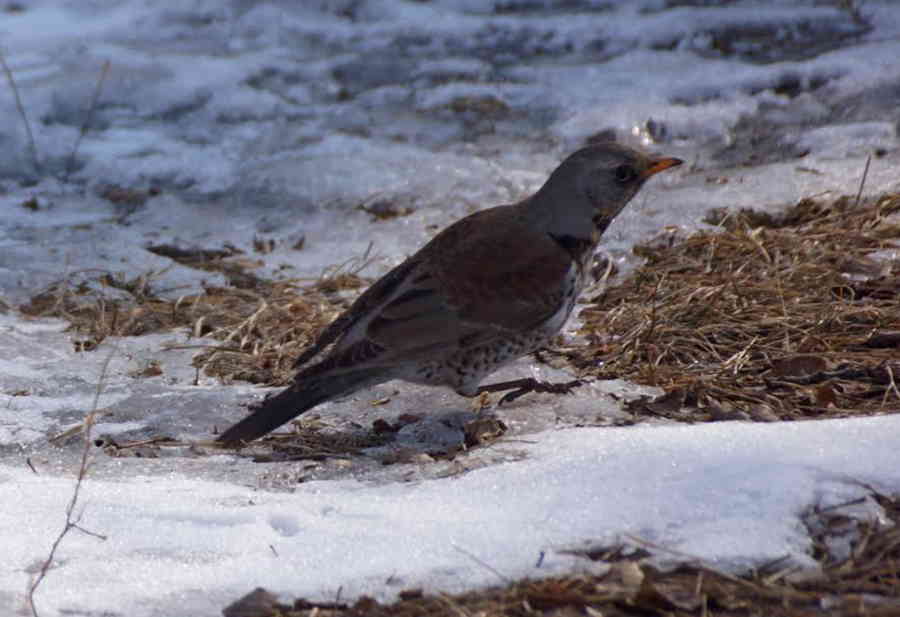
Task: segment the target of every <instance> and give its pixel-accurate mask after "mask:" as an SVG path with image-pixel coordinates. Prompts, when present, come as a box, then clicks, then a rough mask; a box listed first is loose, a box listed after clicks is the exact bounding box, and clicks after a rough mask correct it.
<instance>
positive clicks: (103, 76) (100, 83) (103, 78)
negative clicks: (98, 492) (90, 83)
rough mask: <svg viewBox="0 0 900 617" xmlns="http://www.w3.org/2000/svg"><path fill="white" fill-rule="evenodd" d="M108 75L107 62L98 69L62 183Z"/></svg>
mask: <svg viewBox="0 0 900 617" xmlns="http://www.w3.org/2000/svg"><path fill="white" fill-rule="evenodd" d="M108 73H109V60H107V61H106V62H104V63H103V68H102V69H100V78H99V79H98V80H97V85H96V87H95V88H94V95H93V96H92V97H91V104H90V105H89V106H88V110H87V116H85V118H84V123H83V124H82V125H81V130H80V131H78V137H76V138H75V143H74V144H73V146H72V152H70V153H69V160H68V161H67V162H66V173H65V175H64V176H63V182H66V181H67V180H68V179H69V174H70V173H72V166H73V165H75V157H76V156H78V148H79V147H80V146H81V140H82V139H83V138H84V136H85V134H86V133H87V132H88V129H90V126H91V120H93V119H94V110H95V109H97V101H98V100H100V93H101V92H102V91H103V82H104V81H106V75H107V74H108Z"/></svg>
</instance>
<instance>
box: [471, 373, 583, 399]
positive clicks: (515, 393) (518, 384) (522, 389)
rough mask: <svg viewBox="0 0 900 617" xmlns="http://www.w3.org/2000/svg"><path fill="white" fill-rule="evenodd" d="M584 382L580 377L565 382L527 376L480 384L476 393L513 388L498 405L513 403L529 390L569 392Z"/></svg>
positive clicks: (554, 392)
mask: <svg viewBox="0 0 900 617" xmlns="http://www.w3.org/2000/svg"><path fill="white" fill-rule="evenodd" d="M583 383H584V382H583V381H581V380H580V379H573V380H572V381H567V382H565V383H550V382H548V381H538V380H537V379H534V378H533V377H526V378H524V379H514V380H512V381H501V382H500V383H492V384H488V385H486V386H480V387H479V388H478V390H477V392H476V393H475V394H476V395H477V394H481V393H482V392H503V391H505V390H512V391H511V392H507V393H506V394H504V395H503V397H502V398H501V399H500V402H499V403H497V404H498V405H502V404H504V403H511V402H513V401H514V400H516V399H517V398H519V397H520V396H522V395H524V394H528V393H529V392H550V393H552V394H568V393H569V392H571V391H572V390H573V389H575V388H577V387H578V386H580V385H582V384H583Z"/></svg>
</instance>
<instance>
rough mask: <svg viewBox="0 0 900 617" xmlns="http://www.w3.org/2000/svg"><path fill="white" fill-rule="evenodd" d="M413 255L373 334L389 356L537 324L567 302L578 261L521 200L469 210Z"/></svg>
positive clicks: (473, 341) (371, 324) (460, 343)
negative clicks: (527, 215) (533, 222)
mask: <svg viewBox="0 0 900 617" xmlns="http://www.w3.org/2000/svg"><path fill="white" fill-rule="evenodd" d="M411 261H417V266H416V268H415V269H414V270H412V271H411V272H410V273H409V276H408V279H407V281H406V282H405V284H404V285H403V288H402V289H400V290H398V293H397V294H396V295H395V297H393V298H392V299H391V300H390V301H389V302H387V303H385V304H384V306H382V307H381V309H380V310H379V311H378V314H377V316H376V317H375V318H373V319H372V320H371V321H370V322H369V323H368V326H367V328H366V338H368V339H369V340H371V341H373V342H375V343H376V344H378V345H379V346H381V347H383V348H384V349H385V351H386V354H389V355H393V354H395V353H396V354H404V355H408V354H410V353H413V354H419V353H429V352H431V351H432V350H433V351H437V350H446V349H447V348H448V346H450V347H456V348H458V347H459V346H463V345H471V344H476V343H479V342H483V341H485V340H488V339H490V338H494V337H496V336H500V335H502V334H504V333H515V332H524V331H528V330H531V329H533V328H535V327H537V326H538V325H539V324H541V323H542V322H543V321H545V320H547V319H549V318H550V317H551V316H552V315H553V314H554V313H556V311H557V310H559V308H560V306H561V305H562V303H563V302H564V293H565V286H564V283H565V279H566V275H567V273H568V270H569V268H570V267H571V266H572V259H571V257H570V256H569V254H568V253H566V251H565V250H563V249H562V248H561V247H560V246H559V245H558V244H557V243H556V242H555V241H554V240H553V239H552V238H550V237H549V236H548V235H546V234H541V233H539V232H535V231H533V230H532V229H531V228H529V227H528V226H526V225H524V224H523V223H522V222H521V221H520V219H519V218H518V216H517V208H516V207H515V206H501V207H498V208H491V209H489V210H483V211H481V212H477V213H475V214H473V215H471V216H468V217H466V218H464V219H462V220H460V221H458V222H457V223H455V224H453V225H452V226H450V227H448V228H447V229H446V230H444V231H443V232H441V233H440V234H439V235H438V236H436V237H435V238H434V239H433V240H432V241H431V242H430V243H429V244H428V245H426V246H425V247H424V248H423V249H422V250H421V251H420V252H419V253H417V255H416V256H414V257H413V258H411Z"/></svg>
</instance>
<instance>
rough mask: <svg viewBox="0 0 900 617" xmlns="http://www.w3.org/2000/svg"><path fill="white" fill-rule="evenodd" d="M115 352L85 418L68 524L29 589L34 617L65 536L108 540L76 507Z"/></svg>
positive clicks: (110, 358)
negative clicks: (86, 522)
mask: <svg viewBox="0 0 900 617" xmlns="http://www.w3.org/2000/svg"><path fill="white" fill-rule="evenodd" d="M115 353H116V349H113V350H112V351H110V353H109V355H108V356H107V357H106V360H104V361H103V365H102V366H101V367H100V378H99V379H98V380H97V389H96V390H95V391H94V402H93V405H92V406H91V411H90V412H89V413H88V414H87V416H85V419H84V423H83V426H84V432H83V433H82V437H83V445H82V448H81V461H80V464H79V466H78V476H77V478H76V480H75V488H74V489H73V490H72V496H71V498H70V499H69V505H68V506H66V524H65V525H64V526H63V528H62V531H60V532H59V535H58V536H56V540H54V541H53V545H52V546H51V547H50V554H49V555H47V559H46V560H44V563H43V564H42V565H41V570H40V572H38V575H37V576H36V577H35V579H34V581H33V582H32V584H31V587H29V589H28V606H29V607H30V608H31V614H32V615H33V616H34V617H39V615H38V610H37V606H35V603H34V594H35V592H36V591H37V589H38V587H40V585H41V583H42V582H43V581H44V578H46V576H47V572H48V571H49V570H50V566H51V565H53V560H54V558H55V557H56V551H57V550H58V549H59V546H60V544H62V541H63V538H65V537H66V535H67V534H68V533H69V532H70V531H72V530H73V529H77V530H78V531H80V532H82V533H84V534H87V535H89V536H93V537H95V538H99V539H100V540H106V536H104V535H101V534H98V533H96V532H93V531H89V530H87V529H85V528H84V527H82V526H81V524H80V523H81V516H82V515H83V514H84V512H79V513H78V514H76V513H75V508H76V507H77V506H78V498H79V496H80V495H81V487H82V485H83V484H84V479H85V478H86V477H87V472H88V463H89V460H90V454H91V427H92V426H93V425H94V422H95V421H96V414H97V407H98V405H99V403H100V395H101V394H102V393H103V385H104V383H105V382H106V376H107V374H108V370H109V363H110V361H111V360H112V358H113V355H114V354H115Z"/></svg>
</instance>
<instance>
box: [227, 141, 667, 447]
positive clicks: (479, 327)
mask: <svg viewBox="0 0 900 617" xmlns="http://www.w3.org/2000/svg"><path fill="white" fill-rule="evenodd" d="M681 163H682V161H681V160H680V159H677V158H674V157H656V156H651V155H647V154H645V153H643V152H640V151H638V150H635V149H632V148H630V147H628V146H625V145H622V144H619V143H617V142H605V143H597V144H592V145H588V146H585V147H583V148H580V149H578V150H577V151H575V152H574V153H572V154H571V155H569V156H568V157H567V158H566V159H565V160H563V162H562V163H561V164H560V165H559V166H558V167H557V168H556V169H555V170H554V171H553V172H552V173H551V174H550V176H549V178H548V179H547V181H546V182H545V183H544V184H543V186H541V188H540V189H538V191H537V192H536V193H534V194H533V195H531V196H530V197H527V198H526V199H524V200H522V201H519V202H518V203H515V204H509V205H501V206H495V207H492V208H487V209H484V210H480V211H477V212H475V213H473V214H470V215H468V216H466V217H464V218H462V219H460V220H458V221H456V222H455V223H453V224H452V225H450V226H449V227H447V228H446V229H444V230H443V231H441V232H440V233H438V234H437V235H436V236H434V237H433V238H432V239H431V240H430V241H429V242H428V243H427V244H426V245H425V246H424V247H422V248H421V249H419V250H418V251H417V252H416V253H414V254H413V255H412V256H410V257H409V258H407V259H406V260H405V261H403V262H402V263H400V264H399V265H398V266H396V267H395V268H394V269H392V270H390V271H389V272H388V273H387V274H385V275H384V276H383V277H381V278H380V279H379V280H377V281H376V282H375V283H373V284H372V285H371V286H370V287H369V288H368V289H367V290H366V291H365V292H364V293H363V294H361V295H360V296H359V297H358V298H357V299H356V300H355V301H354V302H353V303H352V304H351V306H350V307H349V308H348V309H347V310H346V311H345V312H343V313H342V314H341V315H340V316H338V317H337V318H336V319H335V320H334V321H333V322H331V324H330V325H329V326H327V327H326V328H325V329H324V330H323V331H322V333H321V334H320V335H319V336H318V338H317V340H316V341H315V342H314V343H313V344H312V345H311V346H310V347H308V348H307V349H305V350H304V351H303V352H302V353H301V354H300V356H299V357H298V358H297V360H296V362H295V364H294V368H296V369H297V370H298V372H297V374H296V376H295V377H294V379H293V381H292V382H291V384H290V385H289V386H288V387H287V388H286V389H284V390H282V391H281V392H279V393H278V394H276V395H274V396H270V397H268V398H266V399H264V400H263V401H261V402H260V403H257V404H255V405H252V406H250V410H251V413H250V415H248V416H247V417H245V418H244V419H242V420H240V421H239V422H237V423H236V424H234V425H233V426H231V427H230V428H228V429H227V430H226V431H224V432H223V433H222V434H221V435H219V436H218V437H217V440H216V441H217V442H219V443H220V444H221V445H224V446H226V447H241V446H243V445H245V444H247V443H248V442H250V441H253V440H254V439H257V438H259V437H262V436H264V435H266V434H267V433H269V432H271V431H273V430H275V429H276V428H278V427H279V426H281V425H283V424H285V423H287V422H289V421H290V420H292V419H294V418H296V417H297V416H299V415H300V414H302V413H303V412H305V411H307V410H309V409H311V408H313V407H315V406H316V405H319V404H321V403H323V402H325V401H328V400H331V399H334V398H337V397H341V396H347V395H349V394H352V393H353V392H356V391H358V390H361V389H364V388H368V387H372V386H375V385H377V384H380V383H383V382H385V381H389V380H391V379H401V380H405V381H408V382H412V383H417V384H426V385H430V386H446V387H450V388H451V389H452V390H454V391H455V392H456V393H458V394H460V395H462V396H464V397H473V396H476V395H478V394H480V393H481V392H494V391H502V390H503V389H509V390H513V389H515V391H514V392H511V393H510V394H512V395H513V397H517V396H519V395H521V394H523V393H526V392H529V391H534V390H542V391H567V387H566V385H565V384H563V385H560V384H546V383H544V382H539V381H536V380H534V379H522V380H515V381H510V382H503V383H500V384H491V385H486V386H480V384H481V381H482V380H483V379H484V378H485V377H487V376H488V375H490V374H491V373H493V372H494V371H496V370H497V369H498V368H500V367H501V366H503V365H505V364H508V363H509V362H512V361H513V360H515V359H516V358H519V357H521V356H524V355H527V354H529V353H533V352H535V351H537V350H539V349H540V348H541V347H544V346H546V345H547V344H548V343H549V342H550V341H551V340H552V339H553V338H554V337H555V336H556V335H557V334H558V333H559V331H560V330H561V329H562V327H563V325H564V324H565V322H566V320H567V319H568V318H569V315H570V314H571V313H572V309H573V307H574V306H575V302H576V300H577V298H578V296H579V294H580V293H581V292H582V290H583V289H584V288H585V286H586V284H587V283H588V278H589V273H590V264H591V261H592V258H593V254H594V251H595V249H596V247H597V244H598V242H599V240H600V237H601V236H602V234H603V232H604V231H606V229H607V227H608V226H609V225H610V223H611V222H612V221H613V219H614V218H615V217H616V216H617V215H618V214H619V213H620V212H621V211H622V209H623V208H624V207H625V205H626V204H628V202H629V201H630V200H631V199H632V198H633V197H634V196H635V195H636V194H637V192H638V190H639V189H640V188H641V186H643V184H644V183H645V182H646V181H647V180H648V179H649V178H650V177H652V176H653V175H655V174H657V173H659V172H661V171H663V170H666V169H669V168H671V167H675V166H677V165H680V164H681ZM507 400H509V399H507ZM501 402H502V400H501Z"/></svg>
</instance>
